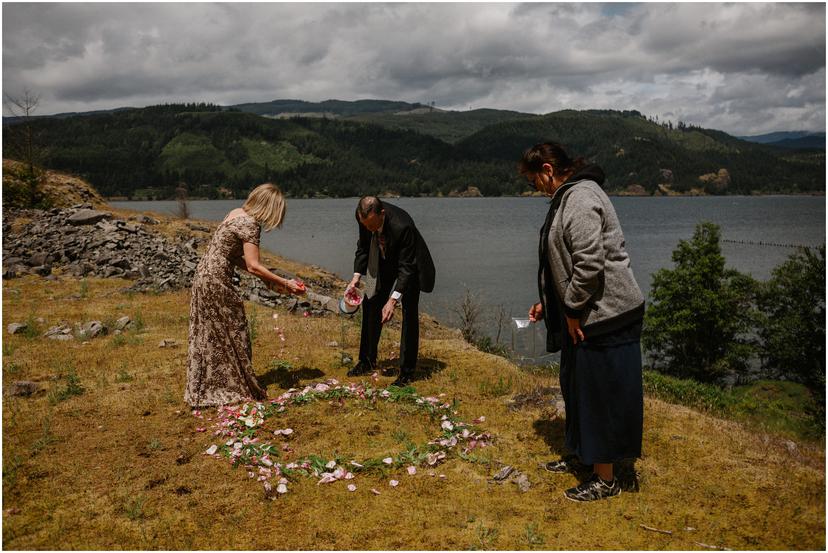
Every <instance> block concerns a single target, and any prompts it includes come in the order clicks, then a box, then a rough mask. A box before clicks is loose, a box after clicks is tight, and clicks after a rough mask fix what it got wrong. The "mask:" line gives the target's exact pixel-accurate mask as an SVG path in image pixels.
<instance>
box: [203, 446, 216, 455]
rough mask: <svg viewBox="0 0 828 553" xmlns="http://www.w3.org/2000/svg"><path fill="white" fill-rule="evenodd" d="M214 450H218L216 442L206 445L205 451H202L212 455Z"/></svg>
mask: <svg viewBox="0 0 828 553" xmlns="http://www.w3.org/2000/svg"><path fill="white" fill-rule="evenodd" d="M216 451H218V446H217V445H216V444H213V445H211V446H210V447H208V448H207V451H205V452H204V453H206V454H207V455H213V454H214V453H215V452H216Z"/></svg>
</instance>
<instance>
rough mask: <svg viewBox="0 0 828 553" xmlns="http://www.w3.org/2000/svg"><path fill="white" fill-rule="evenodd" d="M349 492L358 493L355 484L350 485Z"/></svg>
mask: <svg viewBox="0 0 828 553" xmlns="http://www.w3.org/2000/svg"><path fill="white" fill-rule="evenodd" d="M348 491H349V492H355V491H356V486H354V485H353V484H348Z"/></svg>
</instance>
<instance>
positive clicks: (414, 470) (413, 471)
mask: <svg viewBox="0 0 828 553" xmlns="http://www.w3.org/2000/svg"><path fill="white" fill-rule="evenodd" d="M408 474H410V475H412V476H413V475H415V474H417V467H415V466H410V467H408Z"/></svg>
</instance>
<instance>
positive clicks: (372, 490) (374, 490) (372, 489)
mask: <svg viewBox="0 0 828 553" xmlns="http://www.w3.org/2000/svg"><path fill="white" fill-rule="evenodd" d="M371 493H372V494H374V495H380V493H379V491H378V490H377V489H376V488H371Z"/></svg>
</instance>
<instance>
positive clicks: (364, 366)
mask: <svg viewBox="0 0 828 553" xmlns="http://www.w3.org/2000/svg"><path fill="white" fill-rule="evenodd" d="M373 370H374V367H372V366H371V365H370V364H368V363H366V362H364V361H360V362H359V363H357V364H356V365H354V366H353V367H351V370H349V371H348V376H362V375H363V374H368V373H370V372H372V371H373Z"/></svg>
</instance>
